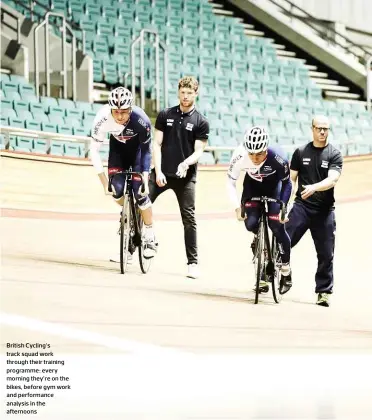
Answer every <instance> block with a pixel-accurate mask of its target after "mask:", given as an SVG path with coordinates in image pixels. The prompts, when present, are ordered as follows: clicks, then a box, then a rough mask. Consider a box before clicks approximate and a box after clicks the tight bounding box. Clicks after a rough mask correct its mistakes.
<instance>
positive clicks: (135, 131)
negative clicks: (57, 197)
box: [90, 105, 151, 174]
mask: <svg viewBox="0 0 372 420" xmlns="http://www.w3.org/2000/svg"><path fill="white" fill-rule="evenodd" d="M107 135H109V136H110V150H109V159H108V168H109V174H110V173H111V174H112V173H115V172H118V171H120V170H123V169H128V168H129V167H130V166H132V167H133V170H135V171H138V172H149V171H150V164H151V149H150V146H151V122H150V119H149V117H148V116H147V115H146V113H145V112H144V111H143V110H142V109H141V108H139V107H137V106H133V108H132V113H131V115H130V118H129V121H128V122H127V124H125V125H122V124H118V123H116V122H115V120H114V118H113V116H112V115H111V108H110V106H109V105H104V106H103V107H102V108H101V109H100V110H99V111H98V113H97V115H96V118H95V119H94V121H93V126H92V134H91V137H92V141H91V147H90V153H91V160H92V163H93V166H94V167H95V169H96V171H97V173H102V172H103V165H102V160H101V157H100V154H99V149H100V148H101V146H102V144H103V142H104V141H105V139H106V136H107ZM134 168H135V169H134Z"/></svg>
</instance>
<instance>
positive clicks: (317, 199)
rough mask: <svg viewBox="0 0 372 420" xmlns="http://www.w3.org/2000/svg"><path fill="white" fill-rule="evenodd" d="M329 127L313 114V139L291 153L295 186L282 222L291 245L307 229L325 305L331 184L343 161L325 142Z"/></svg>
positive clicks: (329, 286)
mask: <svg viewBox="0 0 372 420" xmlns="http://www.w3.org/2000/svg"><path fill="white" fill-rule="evenodd" d="M329 128H330V124H329V119H328V118H327V117H325V116H318V117H315V118H313V120H312V132H313V141H312V142H310V143H308V144H306V145H305V146H302V147H299V148H298V149H296V150H295V152H294V153H293V156H292V161H291V167H290V172H291V180H292V183H293V185H295V184H296V181H297V179H298V189H297V193H296V199H295V202H294V204H293V208H292V210H291V212H290V213H289V221H288V223H287V224H286V229H287V232H288V234H289V236H290V238H291V244H292V247H293V246H295V245H296V244H297V243H298V241H299V240H300V239H301V238H302V236H303V235H304V234H305V232H306V231H307V230H308V229H310V232H311V236H312V238H313V241H314V245H315V249H316V252H317V257H318V269H317V272H316V274H315V283H316V287H315V293H318V300H317V302H316V303H317V305H320V306H326V307H328V306H329V295H330V294H331V293H332V291H333V255H334V248H335V232H336V220H335V213H334V201H335V199H334V187H335V185H336V183H337V181H338V179H339V178H340V175H341V171H342V165H343V159H342V154H341V153H340V151H339V150H337V149H336V148H335V147H334V146H332V145H331V144H329V143H328V134H329ZM294 191H295V188H294Z"/></svg>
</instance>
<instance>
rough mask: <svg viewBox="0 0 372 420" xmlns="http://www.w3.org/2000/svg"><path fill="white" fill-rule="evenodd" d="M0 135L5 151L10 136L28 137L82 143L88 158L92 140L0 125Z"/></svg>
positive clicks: (214, 149)
mask: <svg viewBox="0 0 372 420" xmlns="http://www.w3.org/2000/svg"><path fill="white" fill-rule="evenodd" d="M0 133H3V134H4V135H5V149H8V148H9V144H10V143H9V142H10V136H22V137H29V138H30V139H45V140H47V141H48V142H49V143H50V141H51V140H57V141H68V142H71V143H84V146H85V156H86V157H87V156H88V152H89V147H90V142H91V140H92V138H91V137H89V136H74V135H68V134H59V133H52V132H45V131H38V130H29V129H26V128H16V127H8V126H2V125H0ZM103 144H105V145H107V144H109V141H108V140H105V141H104V143H103ZM48 146H49V144H48ZM235 148H236V146H207V147H206V149H205V150H206V151H207V152H224V151H233V150H235Z"/></svg>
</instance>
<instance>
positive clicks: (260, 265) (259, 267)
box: [254, 222, 265, 304]
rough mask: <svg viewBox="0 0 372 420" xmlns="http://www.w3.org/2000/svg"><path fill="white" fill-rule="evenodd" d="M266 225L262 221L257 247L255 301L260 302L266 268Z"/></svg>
mask: <svg viewBox="0 0 372 420" xmlns="http://www.w3.org/2000/svg"><path fill="white" fill-rule="evenodd" d="M264 248H265V247H264V225H263V223H262V222H261V223H260V227H259V230H258V235H257V249H256V288H255V297H254V303H255V304H257V303H258V296H259V295H260V281H261V278H262V274H263V272H264V269H265V255H264Z"/></svg>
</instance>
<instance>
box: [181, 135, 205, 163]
mask: <svg viewBox="0 0 372 420" xmlns="http://www.w3.org/2000/svg"><path fill="white" fill-rule="evenodd" d="M206 147H207V140H195V146H194V153H193V154H192V155H190V156H189V157H188V158H187V159H185V163H186V164H187V165H189V166H190V165H194V164H195V163H196V162H197V161H198V160H199V159H200V158H201V156H202V154H203V152H204V149H205V148H206Z"/></svg>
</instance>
